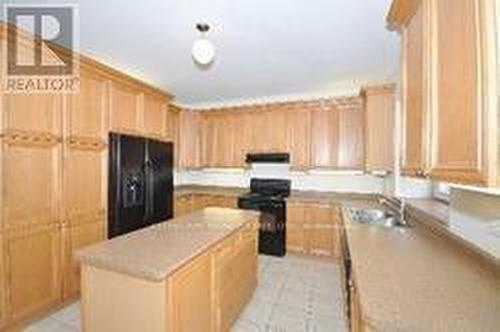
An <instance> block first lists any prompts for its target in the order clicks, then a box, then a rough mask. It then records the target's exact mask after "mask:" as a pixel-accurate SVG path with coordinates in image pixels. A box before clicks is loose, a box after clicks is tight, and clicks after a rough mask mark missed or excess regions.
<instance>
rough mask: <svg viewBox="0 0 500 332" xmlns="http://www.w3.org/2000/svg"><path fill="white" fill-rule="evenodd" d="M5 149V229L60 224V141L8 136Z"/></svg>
mask: <svg viewBox="0 0 500 332" xmlns="http://www.w3.org/2000/svg"><path fill="white" fill-rule="evenodd" d="M32 138H33V139H32ZM2 148H3V170H2V171H3V174H2V181H3V189H2V190H3V202H2V203H3V204H2V210H3V227H9V228H10V227H18V226H21V225H27V224H38V225H41V224H48V223H57V222H60V219H61V216H60V199H61V193H60V189H61V183H60V173H61V148H60V144H59V143H58V141H57V140H55V139H52V138H44V137H37V136H36V135H28V136H26V137H14V136H7V137H5V139H4V140H3V144H2Z"/></svg>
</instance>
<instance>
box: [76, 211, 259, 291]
mask: <svg viewBox="0 0 500 332" xmlns="http://www.w3.org/2000/svg"><path fill="white" fill-rule="evenodd" d="M246 212H247V213H248V214H252V211H246ZM258 215H259V214H258V213H254V215H252V216H249V217H248V218H247V219H246V220H245V221H243V222H242V223H241V224H240V225H238V226H236V227H234V228H232V229H231V230H230V231H228V232H227V233H226V234H224V235H222V236H221V237H219V238H217V239H216V240H213V241H211V242H209V243H207V244H206V245H204V246H203V247H200V248H199V249H198V250H196V251H193V253H192V254H190V255H189V256H187V257H185V258H184V259H182V260H180V261H179V262H177V263H175V264H173V266H172V267H171V268H170V269H168V271H165V272H164V273H163V272H162V273H158V271H154V270H146V269H139V270H138V269H135V270H133V269H129V268H126V267H124V266H123V265H121V264H112V263H110V262H109V261H104V260H102V259H99V258H96V257H91V255H90V254H86V253H84V251H85V247H84V248H82V249H80V250H78V251H77V252H76V253H75V254H74V255H73V257H74V259H75V260H76V261H77V262H78V263H79V264H81V265H88V266H92V267H95V268H98V269H102V270H106V271H111V272H114V273H119V274H126V275H128V276H130V277H133V278H139V279H142V280H146V281H150V282H162V281H164V280H166V279H168V278H169V277H170V276H171V275H172V274H174V273H175V272H176V271H178V270H179V269H181V268H182V267H183V266H185V265H186V264H188V263H189V262H191V261H193V260H194V259H196V258H197V257H199V256H201V255H202V254H203V253H204V252H206V251H209V250H210V249H211V248H213V247H214V246H216V245H217V244H219V243H221V242H223V241H224V240H225V239H227V238H228V237H230V236H231V235H232V234H234V233H236V232H238V231H240V230H241V229H242V228H244V227H246V226H247V225H249V224H250V223H253V222H254V221H255V220H254V219H255V218H257V217H258ZM172 220H173V219H172ZM146 229H147V228H145V229H142V230H146ZM129 234H132V233H129ZM103 242H105V241H103ZM100 244H101V245H102V242H101V243H100ZM95 245H99V243H98V244H95ZM90 247H92V246H90Z"/></svg>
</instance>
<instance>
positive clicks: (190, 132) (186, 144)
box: [177, 111, 202, 169]
mask: <svg viewBox="0 0 500 332" xmlns="http://www.w3.org/2000/svg"><path fill="white" fill-rule="evenodd" d="M201 128H202V118H201V114H200V113H199V112H195V111H182V112H180V113H179V144H178V150H177V153H178V155H179V156H178V167H179V168H185V169H193V168H200V167H202V155H201Z"/></svg>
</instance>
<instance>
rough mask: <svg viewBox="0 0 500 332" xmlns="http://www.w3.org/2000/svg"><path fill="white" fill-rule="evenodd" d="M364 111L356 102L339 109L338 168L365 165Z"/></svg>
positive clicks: (352, 168) (361, 167)
mask: <svg viewBox="0 0 500 332" xmlns="http://www.w3.org/2000/svg"><path fill="white" fill-rule="evenodd" d="M364 128H365V121H364V111H363V108H362V105H361V104H358V103H356V102H354V103H353V104H352V105H348V106H346V107H344V108H341V109H340V110H339V150H338V161H337V168H339V169H346V170H361V169H363V166H364V156H365V153H364V152H365V144H364V132H363V131H364Z"/></svg>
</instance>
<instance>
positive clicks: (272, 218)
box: [238, 199, 286, 256]
mask: <svg viewBox="0 0 500 332" xmlns="http://www.w3.org/2000/svg"><path fill="white" fill-rule="evenodd" d="M238 207H239V208H240V209H245V210H255V211H259V212H260V213H261V215H260V230H259V252H260V253H261V254H267V255H273V256H284V255H285V254H286V223H285V218H286V215H285V214H286V206H285V202H284V201H275V200H272V199H270V200H267V201H259V202H256V201H253V202H252V201H251V200H244V199H241V200H240V201H239V202H238Z"/></svg>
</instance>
